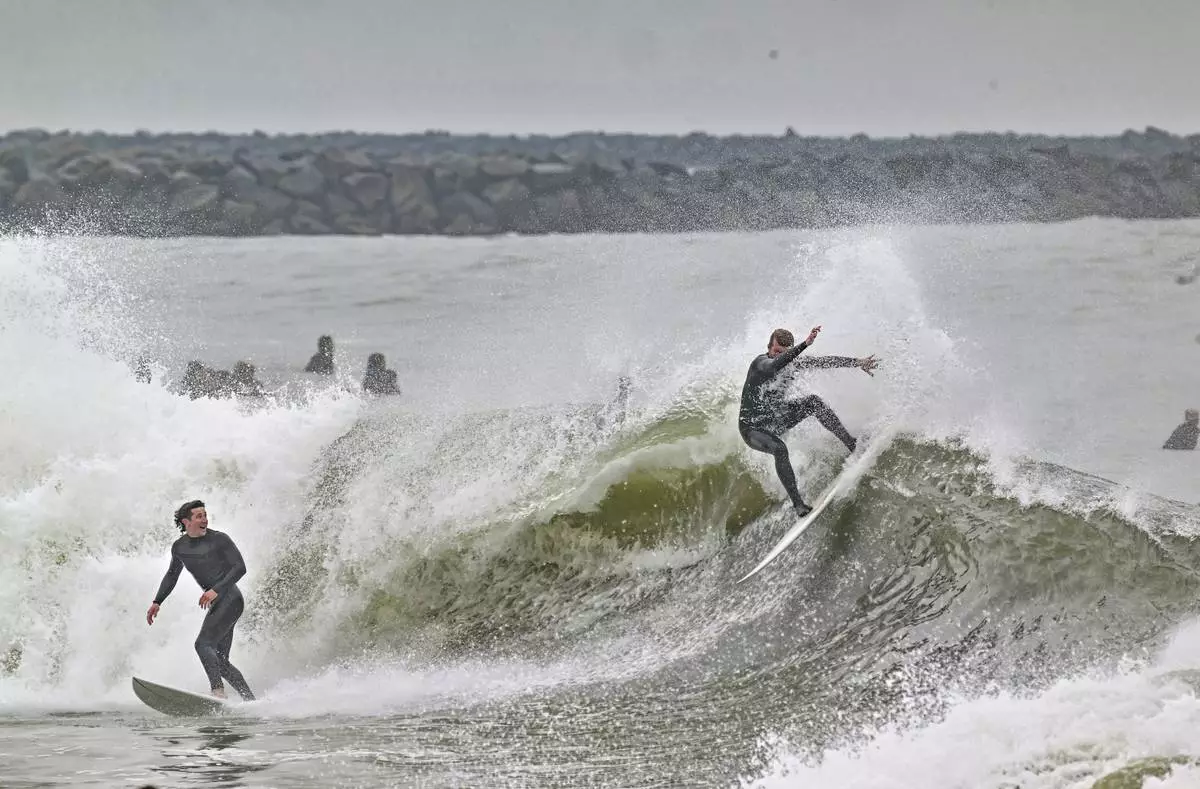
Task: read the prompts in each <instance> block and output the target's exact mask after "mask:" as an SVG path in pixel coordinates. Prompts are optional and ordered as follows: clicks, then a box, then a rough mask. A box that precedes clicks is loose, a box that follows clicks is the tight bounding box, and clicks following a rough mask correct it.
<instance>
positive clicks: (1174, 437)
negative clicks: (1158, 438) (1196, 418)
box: [1163, 422, 1200, 449]
mask: <svg viewBox="0 0 1200 789" xmlns="http://www.w3.org/2000/svg"><path fill="white" fill-rule="evenodd" d="M1198 437H1200V424H1198V423H1196V422H1184V423H1183V424H1182V425H1180V426H1179V427H1177V428H1175V429H1174V430H1173V431H1171V437H1170V438H1168V439H1167V443H1165V444H1163V449H1195V448H1196V439H1197V438H1198Z"/></svg>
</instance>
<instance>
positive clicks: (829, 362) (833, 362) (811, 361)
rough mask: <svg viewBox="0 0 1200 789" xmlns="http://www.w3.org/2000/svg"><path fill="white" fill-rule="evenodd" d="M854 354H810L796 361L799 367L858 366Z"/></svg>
mask: <svg viewBox="0 0 1200 789" xmlns="http://www.w3.org/2000/svg"><path fill="white" fill-rule="evenodd" d="M858 365H859V360H858V359H855V358H854V357H853V356H809V357H808V358H806V359H801V360H800V361H799V362H797V363H796V366H797V367H858Z"/></svg>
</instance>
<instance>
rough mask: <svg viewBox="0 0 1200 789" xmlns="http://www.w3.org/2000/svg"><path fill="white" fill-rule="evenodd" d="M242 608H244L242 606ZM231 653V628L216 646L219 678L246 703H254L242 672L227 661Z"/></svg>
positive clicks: (252, 692)
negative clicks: (218, 660) (219, 660)
mask: <svg viewBox="0 0 1200 789" xmlns="http://www.w3.org/2000/svg"><path fill="white" fill-rule="evenodd" d="M243 607H244V606H243ZM232 651H233V628H232V627H231V628H229V632H228V633H226V634H225V637H224V638H223V639H221V643H220V644H218V645H217V656H218V657H220V659H221V676H222V677H223V678H224V679H226V680H227V681H228V682H229V684H230V685H231V686H232V687H233V689H234V690H236V691H237V692H238V695H239V696H241V697H242V698H243V699H245V700H246V701H254V691H252V690H250V685H248V684H247V683H246V678H245V677H243V676H242V672H240V671H238V669H237V666H235V665H233V663H232V662H230V660H229V655H230V653H231V652H232Z"/></svg>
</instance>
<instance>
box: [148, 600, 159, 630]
mask: <svg viewBox="0 0 1200 789" xmlns="http://www.w3.org/2000/svg"><path fill="white" fill-rule="evenodd" d="M156 616H158V603H151V604H150V610H149V611H147V612H146V624H148V625H152V624H154V617H156Z"/></svg>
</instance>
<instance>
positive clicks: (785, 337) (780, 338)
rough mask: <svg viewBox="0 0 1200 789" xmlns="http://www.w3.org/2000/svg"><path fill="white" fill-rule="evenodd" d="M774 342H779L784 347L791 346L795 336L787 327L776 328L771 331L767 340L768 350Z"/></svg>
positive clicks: (794, 342) (793, 343)
mask: <svg viewBox="0 0 1200 789" xmlns="http://www.w3.org/2000/svg"><path fill="white" fill-rule="evenodd" d="M775 343H779V344H780V345H782V346H783V347H784V348H791V347H792V346H793V345H795V344H796V338H795V337H793V336H792V333H791V332H790V331H788V330H787V329H776V330H775V331H773V332H771V339H769V340H767V350H770V349H771V346H772V345H774V344H775Z"/></svg>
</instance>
